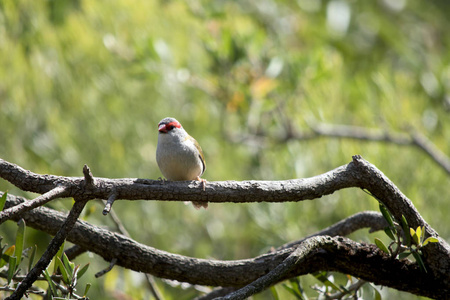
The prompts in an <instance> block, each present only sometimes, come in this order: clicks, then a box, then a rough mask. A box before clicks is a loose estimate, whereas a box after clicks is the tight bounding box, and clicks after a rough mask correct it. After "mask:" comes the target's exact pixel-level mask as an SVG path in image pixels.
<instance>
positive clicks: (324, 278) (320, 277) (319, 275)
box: [314, 271, 342, 292]
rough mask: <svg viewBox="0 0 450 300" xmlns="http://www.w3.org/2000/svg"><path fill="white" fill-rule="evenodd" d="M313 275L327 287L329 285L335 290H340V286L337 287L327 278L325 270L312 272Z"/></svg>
mask: <svg viewBox="0 0 450 300" xmlns="http://www.w3.org/2000/svg"><path fill="white" fill-rule="evenodd" d="M314 277H316V278H317V279H318V280H319V281H321V282H322V283H323V284H325V285H326V286H327V287H331V288H333V289H335V290H337V291H340V292H342V290H341V288H340V287H338V286H337V285H336V284H334V282H332V281H331V280H329V279H328V277H327V272H325V271H324V272H318V273H315V274H314Z"/></svg>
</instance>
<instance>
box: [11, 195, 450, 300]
mask: <svg viewBox="0 0 450 300" xmlns="http://www.w3.org/2000/svg"><path fill="white" fill-rule="evenodd" d="M20 199H21V198H20V197H13V196H11V195H8V201H7V206H11V205H17V203H18V202H19V201H20ZM22 201H23V200H22ZM21 217H23V218H24V219H25V221H26V223H27V225H29V226H32V227H34V228H36V229H38V230H42V231H45V232H48V233H50V234H54V233H55V232H56V229H55V228H58V226H60V225H61V224H62V223H63V222H64V219H65V215H64V214H62V213H59V212H56V211H54V210H51V209H48V208H45V207H39V208H36V209H34V210H32V211H29V212H27V213H25V214H23V215H22V216H21ZM352 219H353V218H350V220H352ZM368 226H369V227H372V226H371V225H368ZM350 227H352V226H350ZM67 240H68V241H70V242H72V243H76V244H78V245H80V246H81V247H83V248H85V249H86V250H88V251H91V252H94V253H97V254H98V255H100V256H101V257H103V258H104V259H105V260H106V261H111V260H112V259H113V258H118V261H117V265H119V266H123V267H125V268H128V269H132V270H135V271H138V272H145V273H150V274H153V275H155V276H158V277H162V278H169V279H174V280H178V281H182V282H189V283H192V284H201V285H210V286H233V287H242V286H245V285H247V284H249V283H251V282H253V281H254V280H256V279H258V278H260V277H261V276H264V275H265V274H267V273H268V272H270V271H271V270H273V269H274V268H276V267H277V266H278V265H279V264H280V263H282V262H283V261H284V260H285V259H286V258H287V257H288V256H289V255H290V254H291V253H292V252H293V251H294V250H295V248H292V247H291V248H286V247H280V250H278V251H275V252H272V253H267V254H264V255H261V256H258V257H255V258H253V259H244V260H237V261H216V260H205V259H196V258H191V257H185V256H181V255H177V254H171V253H168V252H165V251H160V250H157V249H154V248H152V247H149V246H146V245H143V244H140V243H137V242H135V241H133V240H131V239H129V238H126V237H124V236H122V235H120V234H117V233H113V232H110V231H108V230H105V229H103V228H100V227H96V226H93V225H90V224H89V223H87V222H84V221H80V220H78V221H77V223H76V224H75V226H74V228H73V229H72V231H71V232H70V233H69V235H68V236H67ZM332 240H333V243H334V245H335V247H331V248H330V249H328V248H327V249H325V250H326V251H318V252H315V253H314V254H311V256H308V259H306V260H305V261H304V262H303V263H302V264H300V265H298V266H296V268H295V269H294V270H292V271H290V272H289V273H288V274H287V275H286V276H285V277H283V278H281V279H280V280H282V279H286V278H290V277H293V276H298V275H302V274H307V273H311V272H314V271H317V270H329V271H339V272H343V273H346V274H352V275H354V276H356V277H360V278H362V279H364V280H367V281H371V282H374V283H376V284H380V285H385V286H389V287H392V288H396V289H399V290H403V291H409V292H413V293H417V294H420V295H424V296H428V297H436V294H440V295H441V296H442V295H444V293H448V292H450V286H449V285H448V284H447V285H446V284H443V282H444V281H443V280H436V278H433V277H432V276H430V274H425V273H423V272H421V271H420V270H419V269H418V268H417V266H416V265H415V264H411V263H410V262H407V261H398V260H394V259H388V258H387V257H386V256H385V255H384V254H383V253H382V252H381V251H379V250H378V248H376V247H375V246H373V245H366V244H360V243H356V242H353V241H351V240H348V239H344V238H338V237H337V238H333V239H332ZM299 243H300V242H298V243H296V244H299ZM438 287H439V288H438Z"/></svg>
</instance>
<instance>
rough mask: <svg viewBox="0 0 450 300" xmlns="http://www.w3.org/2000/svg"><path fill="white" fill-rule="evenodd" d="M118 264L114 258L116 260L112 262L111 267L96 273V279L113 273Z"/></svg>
mask: <svg viewBox="0 0 450 300" xmlns="http://www.w3.org/2000/svg"><path fill="white" fill-rule="evenodd" d="M116 263H117V258H115V257H114V258H113V259H112V260H111V262H110V263H109V266H108V267H107V268H106V269H104V270H101V271H100V272H97V273H95V278H99V277H101V276H103V275H105V274H106V273H108V272H109V271H111V270H112V268H114V266H115V265H116Z"/></svg>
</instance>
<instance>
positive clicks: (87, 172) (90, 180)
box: [83, 165, 95, 189]
mask: <svg viewBox="0 0 450 300" xmlns="http://www.w3.org/2000/svg"><path fill="white" fill-rule="evenodd" d="M83 175H84V187H85V189H93V188H94V187H95V179H94V176H93V175H92V172H91V169H90V168H89V167H88V165H84V167H83Z"/></svg>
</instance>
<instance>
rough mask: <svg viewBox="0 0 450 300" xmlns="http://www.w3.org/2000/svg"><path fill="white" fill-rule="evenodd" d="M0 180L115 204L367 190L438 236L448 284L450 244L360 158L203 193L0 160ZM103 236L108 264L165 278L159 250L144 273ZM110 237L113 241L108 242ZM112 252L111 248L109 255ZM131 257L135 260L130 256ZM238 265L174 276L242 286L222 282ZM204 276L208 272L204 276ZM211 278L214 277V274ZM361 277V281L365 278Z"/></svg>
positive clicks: (181, 185)
mask: <svg viewBox="0 0 450 300" xmlns="http://www.w3.org/2000/svg"><path fill="white" fill-rule="evenodd" d="M85 175H86V174H85ZM0 176H1V177H3V178H4V179H7V180H9V181H10V182H12V183H13V184H15V185H16V186H18V187H20V188H21V189H24V190H27V191H32V192H36V193H43V194H44V193H47V192H49V191H50V190H53V189H54V188H55V187H58V186H63V187H64V188H65V189H66V191H67V193H66V194H65V196H66V197H74V198H77V199H86V200H87V199H94V198H99V199H108V197H110V196H111V195H112V194H115V196H116V197H115V198H116V199H117V200H119V199H129V200H138V199H145V200H155V199H156V200H166V201H196V202H215V203H220V202H235V203H242V202H286V201H302V200H312V199H316V198H320V197H322V196H324V195H328V194H331V193H334V192H335V191H337V190H340V189H344V188H349V187H357V188H362V189H367V190H368V191H370V193H371V194H372V195H374V197H375V198H376V199H378V200H379V201H381V202H382V203H383V204H384V205H385V206H386V207H387V208H388V209H389V210H390V211H391V213H392V214H393V215H394V217H395V218H396V219H397V220H400V219H401V217H402V215H404V216H405V217H406V219H407V221H408V224H409V225H410V226H411V227H413V228H416V227H417V226H424V227H425V232H426V235H427V236H434V237H436V238H438V240H439V243H432V244H429V245H427V246H426V247H424V248H423V253H424V258H425V263H426V265H427V268H428V269H429V270H430V272H431V274H432V275H433V276H432V277H433V278H434V279H435V281H437V282H442V284H443V285H444V286H449V285H450V278H449V276H448V274H449V273H450V260H449V257H450V246H449V245H448V244H447V243H446V241H445V240H443V239H442V238H440V237H439V236H438V234H437V233H436V232H435V231H434V229H433V228H431V226H429V225H428V224H427V223H426V222H425V220H424V219H423V218H422V217H421V215H420V214H419V212H418V211H417V210H416V209H415V207H414V206H413V204H412V202H411V201H410V200H409V199H408V198H407V197H406V196H405V195H403V194H402V193H401V192H400V190H398V188H397V187H396V186H395V185H394V184H393V183H392V182H391V181H390V180H389V179H388V178H387V177H386V176H385V175H384V174H383V173H382V172H381V171H380V170H378V169H377V168H376V167H375V166H373V165H372V164H370V163H368V162H367V161H365V160H364V159H362V158H361V157H360V156H354V157H353V161H352V162H350V163H349V164H347V165H344V166H341V167H338V168H336V169H335V170H332V171H330V172H327V173H325V174H321V175H318V176H315V177H311V178H305V179H293V180H285V181H242V182H236V181H221V182H209V183H208V185H207V186H206V190H203V189H202V186H201V183H198V182H195V181H187V182H165V183H164V184H163V183H162V182H161V181H156V180H145V179H129V178H128V179H127V178H125V179H106V178H94V179H93V180H92V179H91V178H90V177H91V176H89V175H88V176H86V179H85V178H79V177H76V178H74V177H59V176H52V175H38V174H35V173H32V172H29V171H25V170H24V169H22V168H20V167H18V166H16V165H14V164H11V163H8V162H6V161H4V160H0ZM88 183H89V184H88ZM87 186H88V188H87ZM104 235H105V236H104V237H102V239H105V240H102V241H101V242H100V243H99V244H101V245H102V246H105V245H108V247H110V248H107V249H108V250H109V251H106V249H105V248H102V247H99V249H102V251H106V252H105V253H106V254H105V255H103V257H104V258H105V259H106V260H108V261H110V260H112V259H113V258H118V259H119V260H118V265H124V266H125V265H126V267H127V268H130V269H133V270H138V271H142V272H148V273H152V274H154V275H156V276H160V277H166V276H167V274H166V273H165V272H166V268H165V267H161V266H162V265H164V264H167V263H168V262H156V261H155V260H154V255H158V254H156V253H154V251H157V250H155V249H153V248H148V249H147V250H146V251H144V253H146V255H149V257H148V259H149V262H148V264H147V265H146V266H147V269H146V268H144V269H142V268H143V267H142V265H141V266H138V265H137V264H138V263H137V262H138V260H137V259H136V258H137V257H139V258H141V257H140V256H139V255H140V254H141V252H142V251H143V250H142V249H143V248H142V247H144V248H145V246H144V245H141V246H140V247H138V248H137V249H135V248H133V251H130V249H127V251H126V253H125V252H122V251H119V249H117V253H112V252H111V249H113V248H114V247H115V246H116V244H117V243H118V242H119V244H120V245H128V244H130V243H131V242H130V241H132V240H130V239H127V238H124V237H122V236H114V237H111V234H110V233H108V232H105V233H104ZM109 238H111V239H112V240H109ZM75 240H76V241H75V243H78V244H79V245H80V246H82V247H84V248H88V247H89V241H86V240H85V237H83V236H77V238H76V239H75ZM98 251H99V250H98V249H96V250H94V251H93V252H96V253H99V252H98ZM114 251H115V249H114V250H113V252H114ZM283 251H288V249H286V250H280V251H279V252H277V254H276V255H278V256H277V257H282V259H284V258H286V256H287V255H289V253H284V252H283ZM149 253H152V254H149ZM99 254H101V253H99ZM119 254H120V255H119ZM130 255H132V256H133V257H130ZM159 255H162V256H165V255H166V254H164V253H160V254H159ZM273 255H275V254H267V257H264V259H266V258H267V259H269V257H271V258H270V259H273V257H272V256H273ZM167 258H168V259H169V261H170V262H172V261H176V260H177V259H180V257H178V256H173V255H169V257H167ZM270 259H269V260H270ZM280 259H281V258H280ZM128 261H134V263H133V262H131V263H130V264H129V265H128V264H126V263H125V262H128ZM271 261H272V262H273V260H271ZM191 263H192V261H188V262H185V263H184V265H185V266H190V264H191ZM241 263H242V262H241V261H239V263H238V265H237V266H233V268H232V271H230V273H227V271H226V270H228V269H227V268H225V271H223V272H219V273H220V274H223V276H221V275H219V277H217V276H210V277H208V278H207V279H206V280H205V279H204V278H200V277H198V278H196V276H199V275H198V274H202V273H201V272H196V271H192V270H190V271H189V272H187V271H186V272H187V273H186V274H185V273H183V272H181V275H180V274H178V275H177V276H178V278H177V280H179V281H188V282H194V283H197V284H205V285H224V284H225V285H231V286H236V285H239V284H246V283H242V282H240V283H239V284H238V283H237V282H238V280H237V279H236V281H232V282H228V283H226V282H225V283H224V282H223V281H222V279H223V278H236V277H235V276H236V274H246V272H242V270H239V266H240V264H241ZM246 263H249V264H252V263H255V262H254V261H252V260H249V261H246ZM139 264H140V262H139ZM210 264H211V262H210V261H207V260H199V261H197V262H196V263H195V266H191V267H193V268H194V269H195V268H200V269H202V268H206V269H202V271H203V272H206V270H211V269H208V268H209V267H211V265H210ZM275 266H276V265H275ZM275 266H274V265H271V268H269V269H267V265H265V266H264V269H260V270H259V271H257V272H256V273H255V274H258V277H259V276H262V275H264V274H265V273H267V271H268V270H270V269H272V268H273V267H275ZM234 268H237V269H234ZM230 270H231V269H230ZM263 270H264V271H263ZM236 272H237V273H236ZM258 272H259V273H258ZM203 274H208V272H206V273H203ZM209 274H210V275H212V274H213V273H209ZM215 274H217V273H215ZM359 277H361V278H364V277H363V276H359ZM247 279H248V278H247ZM369 280H370V279H369ZM211 281H212V282H211ZM372 281H373V280H372Z"/></svg>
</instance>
